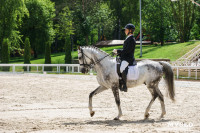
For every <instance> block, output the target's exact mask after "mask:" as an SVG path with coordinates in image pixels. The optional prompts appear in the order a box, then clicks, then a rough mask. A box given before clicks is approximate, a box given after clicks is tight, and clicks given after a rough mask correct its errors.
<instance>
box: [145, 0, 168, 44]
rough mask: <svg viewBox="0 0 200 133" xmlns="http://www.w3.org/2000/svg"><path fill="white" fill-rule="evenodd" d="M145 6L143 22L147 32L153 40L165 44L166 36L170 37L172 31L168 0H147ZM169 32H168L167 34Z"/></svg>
mask: <svg viewBox="0 0 200 133" xmlns="http://www.w3.org/2000/svg"><path fill="white" fill-rule="evenodd" d="M145 3H146V4H145V5H144V7H143V14H144V15H143V16H144V17H143V22H144V24H143V25H144V27H143V29H145V31H146V34H148V35H150V38H149V39H150V40H151V41H153V42H154V41H157V42H161V45H163V44H164V40H165V38H166V39H168V37H167V36H169V33H170V32H167V31H168V30H170V28H169V25H170V20H171V18H170V15H168V14H171V12H170V10H169V4H170V2H168V1H161V0H154V2H152V1H149V0H146V2H145ZM167 33H168V34H167Z"/></svg>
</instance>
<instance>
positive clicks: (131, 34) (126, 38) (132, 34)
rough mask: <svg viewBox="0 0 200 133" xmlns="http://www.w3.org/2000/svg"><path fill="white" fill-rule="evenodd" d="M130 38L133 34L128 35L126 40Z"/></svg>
mask: <svg viewBox="0 0 200 133" xmlns="http://www.w3.org/2000/svg"><path fill="white" fill-rule="evenodd" d="M130 36H133V34H131V35H128V36H127V37H126V39H128V38H129V37H130ZM126 39H125V40H126Z"/></svg>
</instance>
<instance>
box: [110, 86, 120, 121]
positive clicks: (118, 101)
mask: <svg viewBox="0 0 200 133" xmlns="http://www.w3.org/2000/svg"><path fill="white" fill-rule="evenodd" d="M112 91H113V94H114V97H115V102H116V104H117V107H118V112H119V113H118V116H117V117H115V118H114V120H119V118H120V117H121V116H122V110H121V106H120V98H119V89H118V87H117V86H113V87H112Z"/></svg>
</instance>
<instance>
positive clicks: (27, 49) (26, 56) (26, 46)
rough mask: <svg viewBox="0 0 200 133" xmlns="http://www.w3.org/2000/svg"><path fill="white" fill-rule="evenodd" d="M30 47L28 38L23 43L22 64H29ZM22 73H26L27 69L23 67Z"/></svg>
mask: <svg viewBox="0 0 200 133" xmlns="http://www.w3.org/2000/svg"><path fill="white" fill-rule="evenodd" d="M30 60H31V45H30V41H29V38H26V39H25V43H24V64H31V61H30ZM24 71H27V67H24ZM29 71H31V67H30V68H29Z"/></svg>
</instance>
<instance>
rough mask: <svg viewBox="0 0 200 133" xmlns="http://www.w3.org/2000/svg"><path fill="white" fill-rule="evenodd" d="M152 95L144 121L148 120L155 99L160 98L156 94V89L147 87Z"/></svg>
mask: <svg viewBox="0 0 200 133" xmlns="http://www.w3.org/2000/svg"><path fill="white" fill-rule="evenodd" d="M147 88H148V89H149V91H150V93H151V95H152V99H151V101H150V103H149V105H148V106H147V108H146V111H145V114H144V119H147V118H148V117H149V110H150V108H151V105H152V104H153V102H154V101H155V99H156V98H157V97H158V94H157V92H156V90H155V89H153V88H151V87H147Z"/></svg>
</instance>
